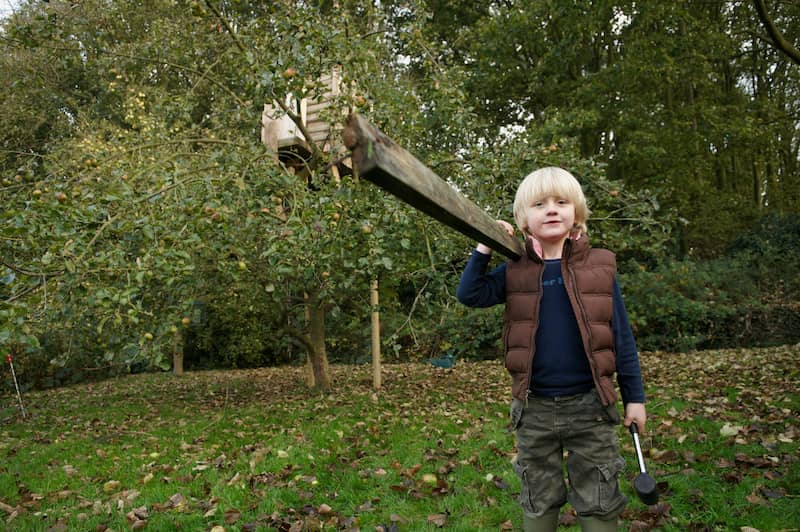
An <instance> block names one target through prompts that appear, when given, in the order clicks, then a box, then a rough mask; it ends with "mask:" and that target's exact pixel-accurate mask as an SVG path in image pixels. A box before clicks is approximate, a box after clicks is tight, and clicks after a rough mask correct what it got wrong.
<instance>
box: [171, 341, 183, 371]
mask: <svg viewBox="0 0 800 532" xmlns="http://www.w3.org/2000/svg"><path fill="white" fill-rule="evenodd" d="M182 339H183V337H182V335H181V333H180V332H177V333H175V334H174V338H173V340H172V372H173V373H174V374H175V375H183V341H182Z"/></svg>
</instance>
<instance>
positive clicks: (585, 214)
mask: <svg viewBox="0 0 800 532" xmlns="http://www.w3.org/2000/svg"><path fill="white" fill-rule="evenodd" d="M551 196H552V197H556V198H564V199H567V200H569V202H570V203H572V204H573V205H575V225H574V226H573V228H572V231H571V235H575V234H577V233H578V232H580V233H581V234H586V232H587V226H586V221H587V220H588V219H589V215H590V214H591V211H590V210H589V206H588V205H587V204H586V196H584V195H583V189H581V184H580V183H578V180H577V179H575V176H573V175H572V174H570V173H569V172H567V171H566V170H564V169H563V168H558V167H556V166H548V167H546V168H540V169H539V170H536V171H534V172H531V173H530V174H528V175H527V176H526V177H525V179H523V180H522V183H520V184H519V187H518V188H517V194H516V196H515V197H514V221H515V222H516V223H517V227H519V230H520V231H522V233H523V234H524V235H525V236H528V235H530V234H531V233H530V230H529V229H528V227H527V225H526V218H527V216H526V213H527V211H528V209H529V208H530V207H531V205H533V202H534V201H536V200H540V199H544V198H548V197H551Z"/></svg>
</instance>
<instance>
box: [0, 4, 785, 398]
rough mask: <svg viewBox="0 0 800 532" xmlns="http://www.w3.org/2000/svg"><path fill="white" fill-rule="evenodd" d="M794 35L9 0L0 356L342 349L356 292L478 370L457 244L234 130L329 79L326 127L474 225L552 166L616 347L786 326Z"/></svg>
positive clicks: (402, 336)
mask: <svg viewBox="0 0 800 532" xmlns="http://www.w3.org/2000/svg"><path fill="white" fill-rule="evenodd" d="M799 46H800V4H798V3H797V2H792V1H768V2H762V1H752V2H751V1H743V0H742V1H700V0H698V1H687V2H659V1H655V0H648V1H644V2H641V1H636V2H633V1H614V2H612V1H605V0H595V1H588V0H575V1H570V2H564V1H541V2H518V1H513V0H508V1H497V2H469V1H458V0H456V1H450V0H448V1H446V2H445V1H438V0H428V1H424V0H414V1H381V2H375V3H369V2H363V1H360V2H354V1H347V0H342V1H339V2H335V1H317V2H305V1H288V0H281V1H276V2H244V1H236V0H224V1H217V0H214V1H211V0H209V1H206V2H199V1H192V2H183V1H165V0H154V1H151V2H138V1H132V0H119V1H113V2H109V1H99V0H88V1H81V2H65V1H51V2H39V1H36V2H22V3H21V4H20V5H19V6H17V9H16V11H15V12H14V13H13V14H12V15H10V16H8V17H7V18H5V19H4V20H3V21H2V29H0V47H2V50H1V51H0V63H1V64H2V67H0V123H1V124H2V126H3V127H2V128H0V209H2V219H1V222H0V260H1V261H2V263H0V346H2V347H3V349H4V351H8V352H9V353H11V354H13V355H14V361H15V366H16V368H17V373H18V377H19V378H20V381H21V382H22V383H24V384H23V386H24V387H30V386H36V387H47V386H53V385H59V384H65V383H70V382H77V381H81V380H86V379H93V378H96V377H102V376H106V375H109V374H118V373H125V372H128V371H142V370H147V369H156V368H160V369H165V370H166V369H169V367H170V363H171V359H172V355H173V353H174V352H176V351H177V352H182V353H183V354H184V357H185V364H186V366H187V367H188V368H190V369H192V368H234V367H235V368H247V367H257V366H268V365H283V364H300V363H303V362H304V361H305V360H306V358H307V357H312V358H315V360H320V361H324V362H327V360H328V359H330V360H331V361H336V362H348V363H360V362H367V361H369V360H370V354H369V353H370V346H369V342H370V332H369V312H370V304H369V283H370V280H371V279H373V278H377V279H378V280H379V285H380V297H381V303H380V310H381V319H382V331H383V335H382V342H383V351H384V355H385V357H387V358H388V359H389V360H395V361H415V360H422V359H427V358H432V357H437V356H440V355H442V354H446V353H449V354H452V355H454V356H456V357H459V358H470V359H483V358H498V357H499V356H500V355H499V353H500V346H499V343H498V337H499V322H500V319H501V315H500V312H501V309H489V310H480V311H478V310H471V309H466V308H463V307H461V306H460V305H459V304H458V303H457V302H456V300H455V297H454V292H455V287H456V285H457V283H458V278H459V275H460V272H461V269H462V267H463V265H464V264H465V261H466V259H467V257H468V255H469V253H470V250H471V249H472V247H473V245H474V243H473V242H469V241H467V240H466V239H465V238H463V237H461V236H460V235H458V234H456V233H454V232H453V231H451V230H449V229H447V228H445V227H442V226H441V225H439V224H438V223H436V222H434V221H433V220H431V219H429V218H426V217H425V216H424V215H422V214H419V213H417V212H415V211H414V210H413V209H411V208H409V207H408V206H406V205H403V204H401V203H400V202H398V201H397V200H395V199H393V198H392V197H389V196H388V195H387V194H385V193H383V192H382V191H380V190H379V189H377V188H376V187H374V186H372V185H370V184H369V183H366V182H364V181H360V180H357V179H355V178H353V176H346V177H344V178H342V179H341V180H338V181H337V180H336V179H332V178H331V176H330V173H329V171H328V168H329V165H330V164H331V162H332V161H331V158H332V157H334V158H335V157H337V156H336V155H334V156H331V155H330V154H324V153H318V154H313V156H312V157H310V158H309V160H308V161H306V164H305V166H304V167H303V168H302V169H301V171H300V172H295V173H292V172H290V171H289V170H288V168H286V167H285V166H283V165H282V164H280V163H278V162H277V161H276V160H275V158H274V157H273V155H274V154H272V153H269V152H268V150H267V149H266V148H265V146H264V145H263V144H261V142H260V126H261V123H260V120H261V113H262V109H263V106H264V104H265V103H266V102H271V101H273V100H275V99H278V100H282V99H283V98H284V96H285V95H287V94H293V95H296V96H298V97H300V96H302V97H308V98H311V99H314V98H318V97H320V96H321V94H322V92H321V87H320V85H319V84H318V83H317V80H319V79H320V77H321V76H322V75H324V74H326V73H329V72H331V71H332V70H333V69H335V68H338V69H340V71H341V73H342V76H343V78H344V87H345V89H346V90H344V91H343V94H342V96H341V97H339V98H338V99H337V100H336V101H335V102H334V103H335V105H334V106H333V107H332V108H331V109H330V116H329V119H330V121H331V122H332V123H334V124H340V123H341V122H342V121H343V120H344V117H345V116H346V115H347V113H348V112H351V111H358V112H361V113H363V114H364V115H366V116H367V117H368V119H369V120H371V121H372V122H373V123H375V124H376V125H378V126H379V127H380V128H381V129H382V130H383V131H384V132H385V133H387V134H388V135H389V136H391V137H392V138H393V139H395V140H396V141H397V142H398V143H399V144H401V145H402V146H404V147H405V148H406V149H408V150H409V151H410V152H412V153H413V154H415V155H416V156H417V157H418V158H419V159H420V160H421V161H423V162H424V163H425V164H427V165H428V166H430V167H431V168H433V169H434V170H435V171H436V172H437V173H438V174H439V175H440V176H442V177H443V178H445V179H447V180H448V181H449V182H451V183H452V184H453V185H454V186H456V187H458V189H460V190H461V191H462V192H463V193H465V194H466V195H468V196H469V197H470V198H471V199H473V200H474V201H475V202H476V203H478V204H479V205H480V206H482V207H484V208H486V209H487V211H489V212H490V213H491V214H492V215H493V216H495V217H497V218H506V219H511V218H512V217H511V212H510V206H511V202H512V200H513V194H514V191H515V189H516V186H517V184H518V183H519V181H520V180H521V179H522V177H524V175H526V174H527V173H528V172H530V171H532V170H534V169H535V168H537V167H540V166H543V165H559V166H563V167H565V168H567V169H569V170H571V171H572V172H573V173H574V174H575V175H577V176H578V177H579V179H580V180H581V182H582V184H583V186H584V189H585V191H586V193H587V196H588V198H589V202H590V206H591V208H592V211H593V216H592V219H591V220H590V224H589V229H590V234H591V238H592V241H593V244H594V245H596V246H608V247H610V248H611V249H613V250H614V251H615V252H616V253H617V257H618V263H619V271H620V274H619V279H620V284H621V286H622V289H623V292H624V294H625V298H626V305H627V308H628V312H629V314H630V318H631V321H632V324H633V326H634V329H635V334H636V336H637V340H638V343H639V347H640V349H642V350H649V351H652V350H669V351H688V350H695V349H705V348H727V347H751V346H766V345H778V344H790V343H795V342H798V341H800V307H798V301H799V300H800V297H799V295H798V291H799V290H800V252H798V248H797V244H796V243H797V242H798V241H799V240H800V214H799V213H800V175H799V174H800V171H799V170H798V163H799V162H800V153H799V150H800V127H798V126H799V125H800V53H798V51H797V48H798V47H799ZM335 140H337V141H338V139H335ZM314 384H315V385H317V386H320V387H323V388H325V387H327V386H330V385H331V383H330V381H329V380H325V379H323V380H320V379H317V382H315V383H314ZM9 385H10V381H9ZM12 389H13V388H12Z"/></svg>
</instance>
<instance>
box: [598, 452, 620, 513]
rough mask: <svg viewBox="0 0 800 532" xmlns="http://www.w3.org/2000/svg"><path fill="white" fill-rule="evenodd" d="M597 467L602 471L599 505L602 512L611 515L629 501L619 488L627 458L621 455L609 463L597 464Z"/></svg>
mask: <svg viewBox="0 0 800 532" xmlns="http://www.w3.org/2000/svg"><path fill="white" fill-rule="evenodd" d="M597 469H598V470H599V471H600V475H599V481H600V486H599V490H598V495H599V500H598V503H599V504H598V506H599V508H600V510H601V512H603V514H605V515H610V514H613V513H614V512H617V511H621V510H622V508H624V507H625V505H626V504H627V502H628V499H627V498H626V497H625V496H624V495H623V494H622V492H621V491H620V489H619V474H620V473H621V472H622V470H623V469H625V459H624V458H622V457H621V456H619V457H617V458H615V459H614V460H612V461H611V462H609V463H607V464H603V465H600V466H597Z"/></svg>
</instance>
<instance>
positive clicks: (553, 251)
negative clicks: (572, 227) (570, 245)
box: [539, 238, 567, 260]
mask: <svg viewBox="0 0 800 532" xmlns="http://www.w3.org/2000/svg"><path fill="white" fill-rule="evenodd" d="M566 240H567V239H566V238H563V239H561V240H559V241H558V242H542V241H539V243H540V244H541V245H542V258H543V259H545V260H550V259H560V258H561V253H562V252H563V251H564V242H566Z"/></svg>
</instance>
